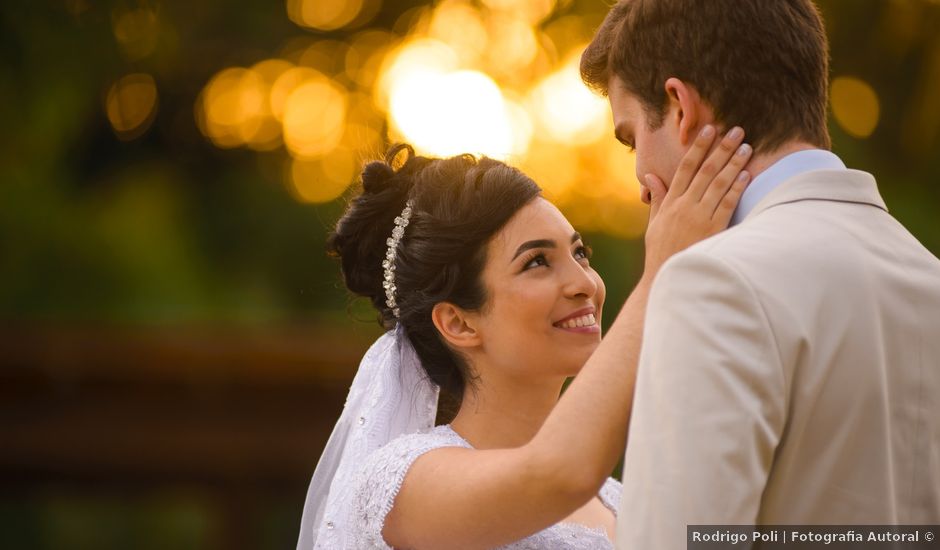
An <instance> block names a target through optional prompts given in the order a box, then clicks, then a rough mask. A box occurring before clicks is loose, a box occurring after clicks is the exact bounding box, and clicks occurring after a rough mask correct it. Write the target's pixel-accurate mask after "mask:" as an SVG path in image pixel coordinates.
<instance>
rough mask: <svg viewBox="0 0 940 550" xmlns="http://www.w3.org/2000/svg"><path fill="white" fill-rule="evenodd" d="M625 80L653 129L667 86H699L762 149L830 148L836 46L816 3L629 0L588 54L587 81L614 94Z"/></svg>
mask: <svg viewBox="0 0 940 550" xmlns="http://www.w3.org/2000/svg"><path fill="white" fill-rule="evenodd" d="M613 75H615V76H617V77H618V78H619V79H620V80H622V81H623V83H624V84H625V86H626V89H627V90H628V91H629V92H630V93H631V94H633V95H634V96H636V97H637V98H638V100H639V101H640V103H641V104H642V105H643V107H644V109H645V111H646V114H647V117H648V118H649V121H650V125H651V127H652V128H653V129H655V128H658V127H660V126H661V125H662V123H663V120H664V117H665V114H666V107H667V105H668V102H667V97H666V92H665V89H664V84H665V82H666V80H667V79H669V78H670V77H676V78H679V79H680V80H682V81H684V82H686V83H688V84H691V85H692V86H694V87H695V89H696V90H697V91H698V92H699V94H700V95H701V97H702V99H704V100H705V101H706V102H708V103H709V104H710V105H711V106H712V107H713V108H714V110H715V115H716V118H717V119H718V121H719V122H721V123H723V124H724V125H726V126H727V127H731V126H735V125H738V126H741V127H743V128H744V129H745V130H746V131H747V134H748V142H749V143H750V144H751V145H752V146H754V148H755V150H760V151H773V150H775V149H777V148H778V147H780V146H781V145H783V144H784V143H786V142H787V141H790V140H794V139H799V140H803V141H807V142H809V143H812V144H814V145H816V146H818V147H822V148H826V149H828V148H829V147H830V140H829V132H828V129H827V127H826V113H827V107H828V97H829V49H828V43H827V40H826V33H825V29H824V27H823V23H822V19H821V17H820V15H819V12H818V11H817V9H816V7H815V5H813V3H812V1H811V0H621V1H620V2H618V3H617V4H616V5H615V6H614V7H613V8H611V10H610V12H609V13H608V14H607V17H606V19H605V20H604V23H603V24H602V25H601V27H600V29H598V31H597V33H596V34H595V36H594V39H593V40H592V42H591V44H590V45H589V46H588V47H587V49H586V50H585V51H584V53H583V54H582V56H581V78H582V79H583V80H584V82H585V83H586V84H587V85H588V86H590V87H591V88H593V89H595V90H597V91H599V92H601V93H603V94H606V93H607V92H608V89H607V87H608V82H609V79H610V77H611V76H613Z"/></svg>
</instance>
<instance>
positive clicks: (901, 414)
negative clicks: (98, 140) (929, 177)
mask: <svg viewBox="0 0 940 550" xmlns="http://www.w3.org/2000/svg"><path fill="white" fill-rule="evenodd" d="M623 477H624V491H623V502H622V506H621V510H620V514H619V516H618V525H617V547H618V548H620V549H630V550H672V549H677V550H678V549H685V548H686V526H687V525H696V524H706V525H731V524H737V525H754V524H762V525H786V524H790V525H796V524H816V525H819V524H938V523H940V260H938V259H937V258H936V257H934V256H933V255H932V254H931V253H930V252H929V251H927V250H926V249H925V248H924V247H923V246H922V245H921V244H920V243H919V242H918V241H917V240H916V239H915V238H914V237H913V236H911V234H910V233H908V232H907V230H905V229H904V227H902V226H901V224H900V223H898V222H897V221H896V220H895V219H894V218H893V217H891V216H890V215H889V214H888V212H887V210H886V208H885V205H884V202H883V200H882V199H881V196H880V195H879V193H878V189H877V186H876V184H875V180H874V178H873V177H872V176H871V175H869V174H867V173H864V172H859V171H855V170H848V171H815V172H808V173H804V174H801V175H799V176H796V177H794V178H792V179H790V180H788V181H786V182H784V183H783V184H781V185H780V186H779V187H777V188H776V189H774V190H773V191H772V192H771V193H770V194H769V195H768V196H767V197H765V198H764V199H763V200H762V201H761V202H760V203H759V204H758V205H757V207H756V208H755V209H754V211H753V212H751V213H750V214H749V215H748V217H747V218H746V219H745V220H744V221H743V222H742V223H741V224H739V225H737V226H735V227H732V228H730V229H728V230H727V231H725V232H723V233H721V234H719V235H716V236H715V237H712V238H710V239H708V240H706V241H703V242H702V243H699V244H697V245H695V246H694V247H692V248H690V249H689V250H686V251H684V252H683V253H681V254H678V255H676V256H675V257H673V258H672V259H670V260H669V261H668V262H667V263H666V265H664V266H663V268H662V270H661V272H660V274H659V275H658V276H657V279H656V281H655V283H654V286H653V290H652V293H651V297H650V301H649V307H648V310H647V317H646V328H645V332H644V339H643V350H642V354H641V358H640V370H639V375H638V378H637V387H636V398H635V403H634V409H633V416H632V419H631V423H630V433H629V439H628V444H627V450H626V458H625V463H624V472H623Z"/></svg>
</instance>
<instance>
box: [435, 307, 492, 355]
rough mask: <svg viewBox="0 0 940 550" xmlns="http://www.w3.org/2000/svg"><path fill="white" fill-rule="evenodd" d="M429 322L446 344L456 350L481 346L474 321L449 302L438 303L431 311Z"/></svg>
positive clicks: (480, 338) (481, 340) (470, 316)
mask: <svg viewBox="0 0 940 550" xmlns="http://www.w3.org/2000/svg"><path fill="white" fill-rule="evenodd" d="M431 321H432V322H433V323H434V326H435V327H436V328H437V331H438V332H439V333H440V334H441V336H443V337H444V340H445V341H447V343H448V344H450V345H451V346H454V347H456V348H463V349H468V348H473V347H477V346H479V345H480V344H482V342H483V339H482V337H481V335H480V332H479V330H477V326H476V319H475V317H474V316H473V315H471V314H470V313H468V312H466V311H464V310H463V309H462V308H459V307H457V306H455V305H454V304H451V303H449V302H438V303H437V304H435V305H434V308H433V309H432V310H431Z"/></svg>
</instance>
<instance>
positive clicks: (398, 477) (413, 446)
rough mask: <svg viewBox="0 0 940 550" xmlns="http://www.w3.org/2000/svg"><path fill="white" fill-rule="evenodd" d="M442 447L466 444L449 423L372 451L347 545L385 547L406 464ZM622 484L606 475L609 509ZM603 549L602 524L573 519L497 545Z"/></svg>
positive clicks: (352, 509) (525, 549)
mask: <svg viewBox="0 0 940 550" xmlns="http://www.w3.org/2000/svg"><path fill="white" fill-rule="evenodd" d="M441 447H465V448H471V446H470V444H469V443H467V442H466V441H465V440H464V439H463V438H462V437H460V436H459V435H458V434H457V433H456V432H455V431H453V430H452V429H451V428H450V426H438V427H436V428H434V429H433V430H431V431H430V432H428V433H423V434H412V435H405V436H402V437H399V438H398V439H395V440H394V441H392V442H390V443H389V444H388V445H386V446H384V447H382V448H381V449H379V450H377V451H375V452H374V453H372V454H371V455H370V456H369V458H368V459H367V460H366V462H365V463H364V464H363V467H362V468H361V469H360V471H359V473H358V474H357V476H356V479H355V481H354V483H353V487H352V502H351V506H349V507H348V508H347V513H348V514H349V515H350V517H347V518H345V524H346V525H348V526H350V527H351V529H350V530H351V531H352V532H351V533H350V534H349V535H348V536H347V540H346V541H345V545H344V546H345V548H349V549H356V550H361V549H366V548H369V549H381V550H390V547H389V546H388V545H387V544H386V543H385V540H384V539H383V538H382V527H383V526H384V524H385V516H387V515H388V513H389V511H390V510H391V508H392V505H393V503H394V501H395V497H396V496H397V495H398V491H399V489H400V488H401V484H402V481H403V480H404V479H405V474H407V473H408V469H409V468H410V467H411V465H412V464H413V463H414V461H415V460H417V459H418V457H420V456H421V455H423V454H424V453H426V452H428V451H431V450H434V449H439V448H441ZM620 492H621V485H620V483H619V482H617V481H615V480H614V479H608V480H607V481H606V482H605V483H604V485H603V487H602V488H601V491H600V493H599V494H598V496H599V497H600V499H601V502H603V503H604V505H605V506H606V507H607V508H609V509H610V510H611V511H613V512H614V514H616V513H617V506H618V505H619V502H620ZM547 548H550V549H552V550H606V549H610V550H612V549H613V544H612V543H611V542H610V539H608V538H607V535H606V533H605V532H604V530H603V529H602V528H597V529H592V528H590V527H587V526H584V525H580V524H575V523H557V524H555V525H553V526H552V527H549V528H548V529H545V530H543V531H541V532H539V533H536V534H534V535H532V536H530V537H527V538H525V539H523V540H520V541H517V542H514V543H512V544H509V545H507V546H503V547H502V550H536V549H539V550H541V549H547Z"/></svg>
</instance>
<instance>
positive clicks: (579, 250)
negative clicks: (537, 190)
mask: <svg viewBox="0 0 940 550" xmlns="http://www.w3.org/2000/svg"><path fill="white" fill-rule="evenodd" d="M589 257H590V249H588V248H586V247H585V245H584V243H583V242H582V240H581V237H580V235H578V233H577V232H575V230H574V228H573V227H572V226H571V224H570V223H568V220H567V219H566V218H565V217H564V215H562V213H561V212H560V211H559V210H558V208H556V207H555V205H553V204H552V203H550V202H548V201H547V200H545V199H543V198H541V197H539V198H536V199H535V200H533V201H532V202H530V203H529V204H527V205H526V206H525V207H523V208H522V209H521V210H519V212H517V213H516V214H515V215H514V216H513V217H512V218H511V219H510V221H509V222H508V223H507V224H506V226H505V227H504V228H503V229H502V230H501V231H500V232H499V233H497V234H496V236H495V237H494V238H493V239H492V240H491V241H490V243H489V244H488V247H487V260H486V266H485V267H484V270H483V283H484V285H485V288H486V291H487V301H486V304H485V305H484V307H483V310H482V312H481V313H480V314H479V319H477V323H478V326H479V329H480V332H481V337H482V349H483V352H484V353H485V354H486V356H487V359H488V360H489V362H491V363H494V364H496V365H498V367H499V368H500V370H501V371H502V372H506V373H511V374H513V375H519V376H523V377H525V376H542V375H562V376H571V375H574V374H576V373H577V372H578V371H579V370H580V369H581V367H582V366H583V365H584V363H585V361H587V359H588V357H589V356H590V355H591V353H592V352H593V351H594V349H595V348H596V347H597V345H598V343H600V340H601V330H600V323H601V308H602V307H603V305H604V296H605V287H604V282H603V281H602V280H601V278H600V276H599V275H598V274H597V272H596V271H594V270H593V269H592V268H591V265H590V261H589Z"/></svg>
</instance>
